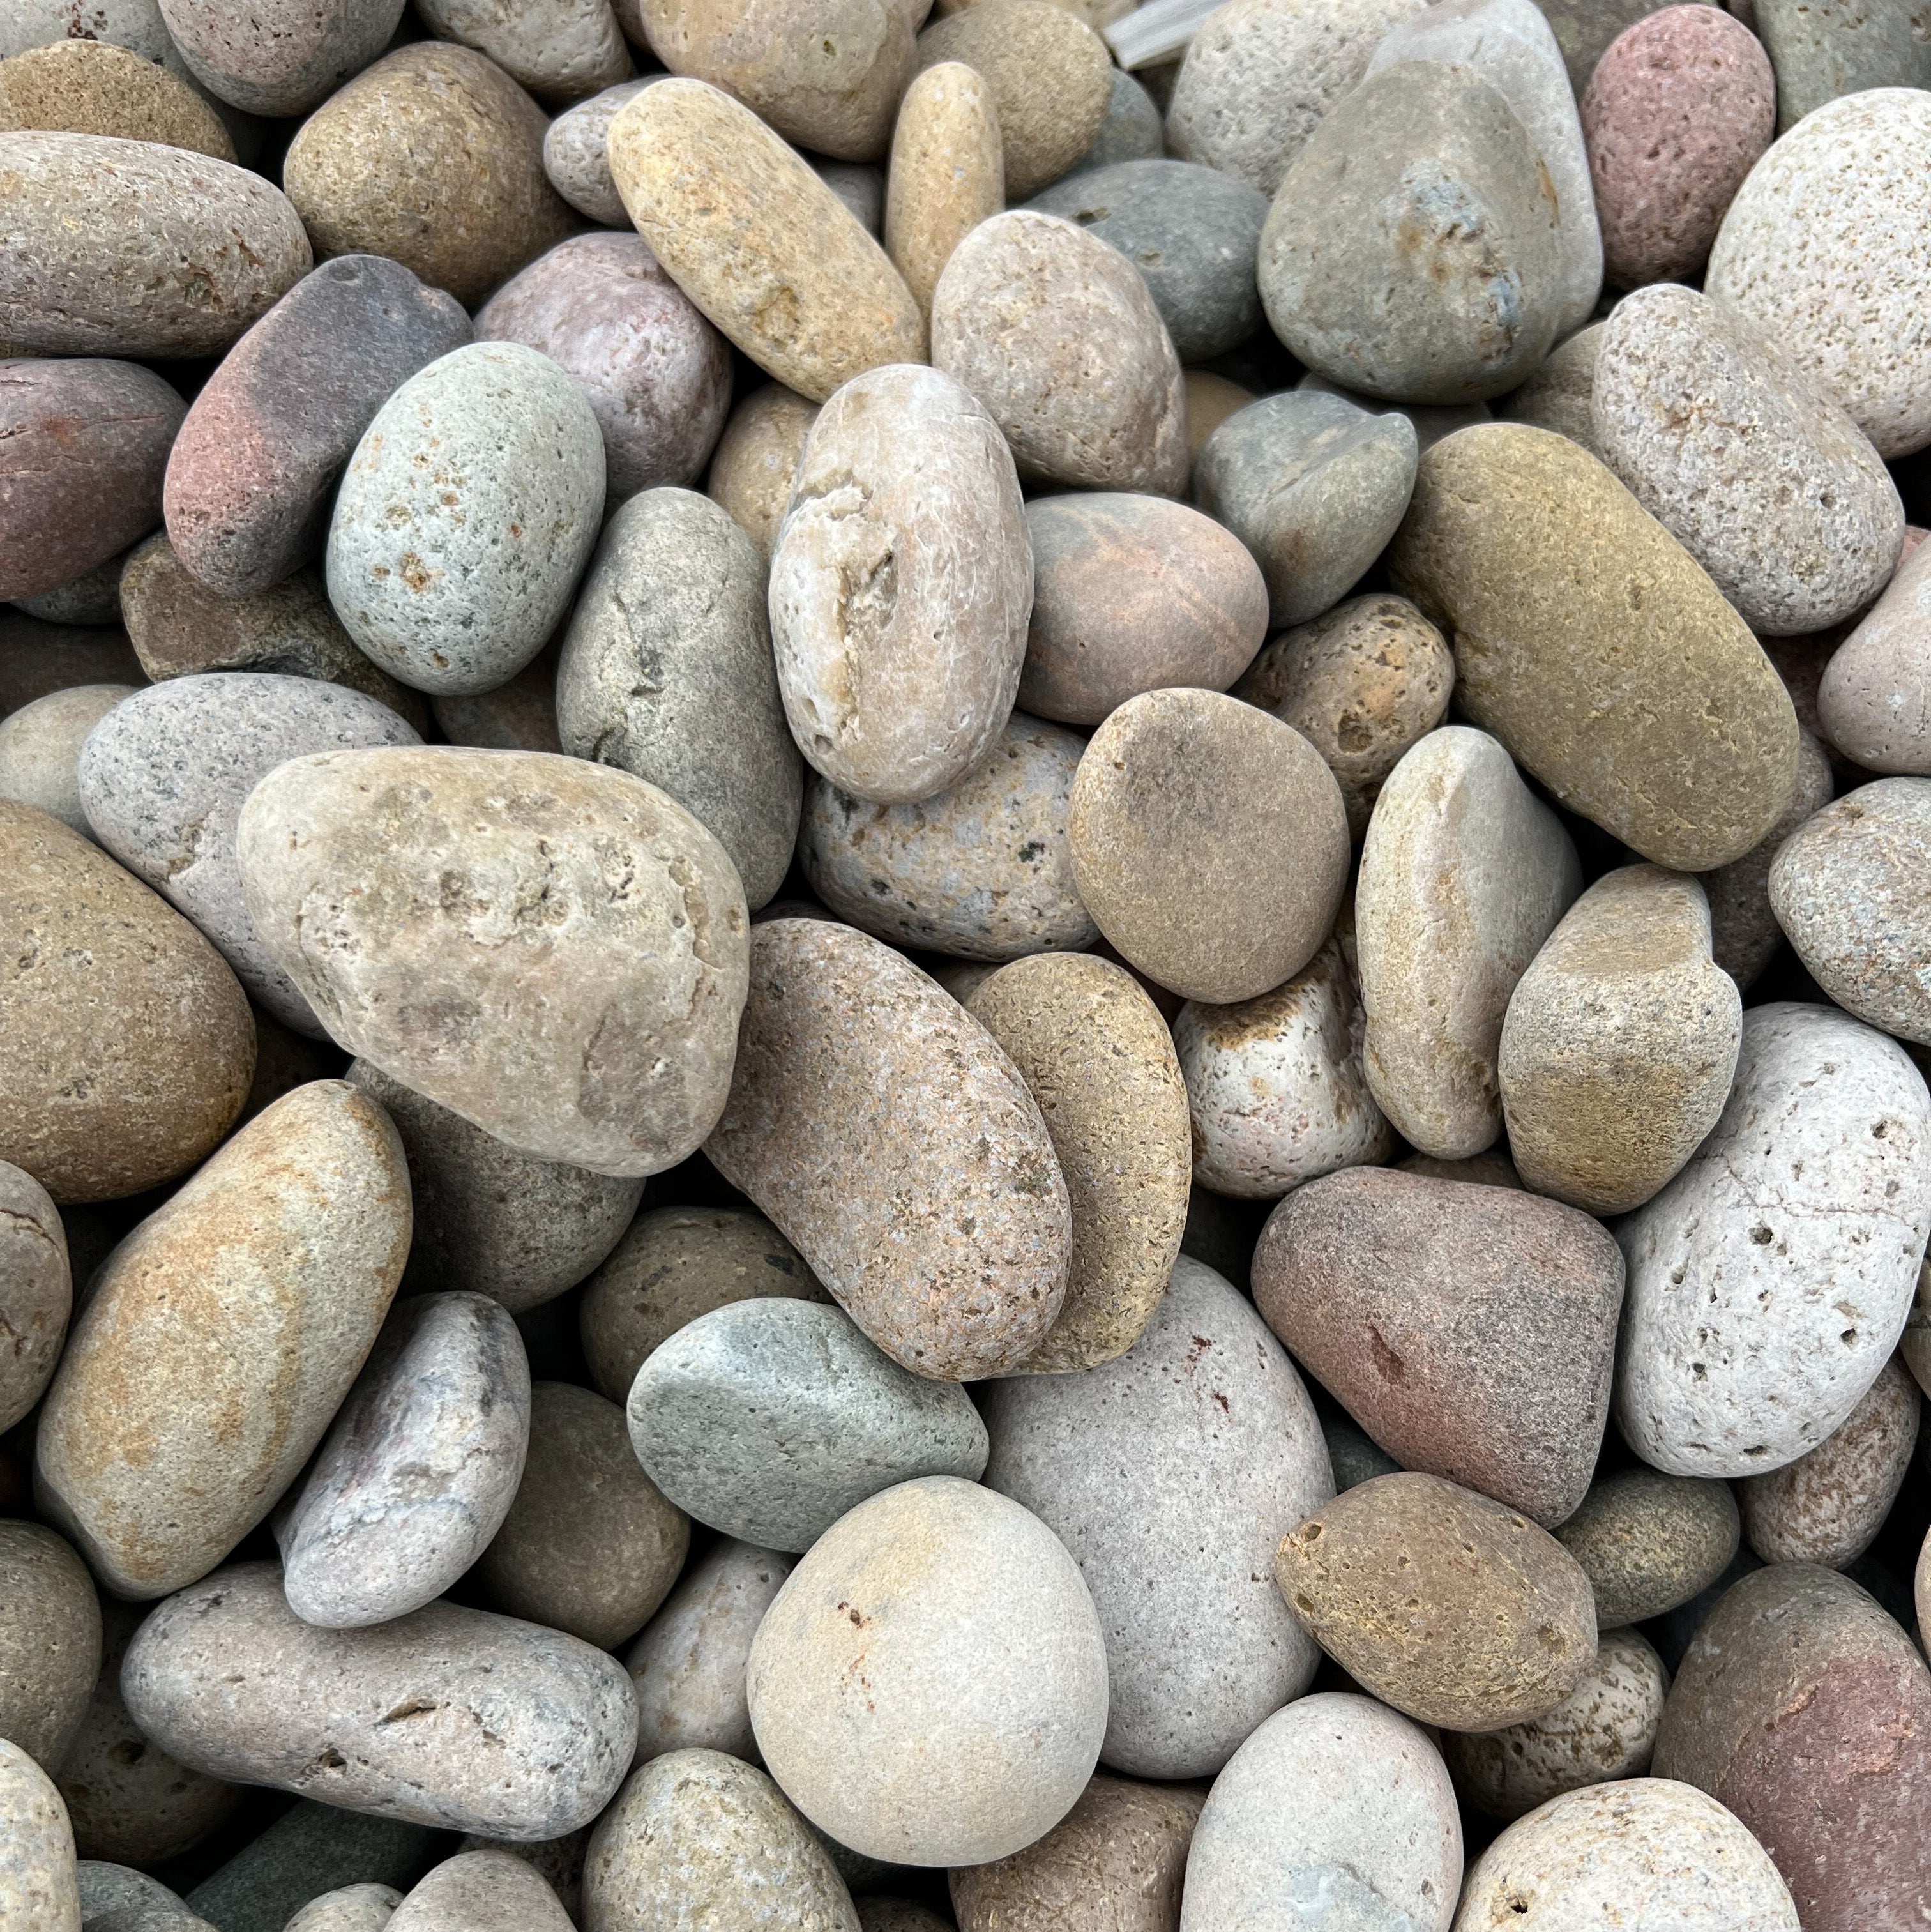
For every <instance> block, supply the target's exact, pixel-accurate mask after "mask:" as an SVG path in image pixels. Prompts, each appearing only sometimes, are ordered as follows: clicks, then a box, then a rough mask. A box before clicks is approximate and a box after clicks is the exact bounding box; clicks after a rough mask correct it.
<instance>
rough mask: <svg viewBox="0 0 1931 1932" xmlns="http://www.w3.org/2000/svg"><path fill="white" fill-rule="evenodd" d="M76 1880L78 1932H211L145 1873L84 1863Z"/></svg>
mask: <svg viewBox="0 0 1931 1932" xmlns="http://www.w3.org/2000/svg"><path fill="white" fill-rule="evenodd" d="M75 1877H76V1881H77V1889H78V1891H79V1896H80V1924H81V1932H214V1927H211V1925H209V1924H208V1921H207V1920H206V1919H205V1918H202V1916H201V1915H200V1914H199V1912H190V1910H189V1909H188V1908H187V1906H186V1905H184V1903H182V1902H181V1896H180V1894H178V1893H177V1892H173V1891H169V1889H168V1888H167V1887H166V1885H163V1884H162V1883H161V1882H160V1880H159V1879H152V1878H150V1877H148V1875H147V1873H145V1872H139V1871H135V1870H132V1869H130V1867H127V1866H126V1865H118V1864H102V1863H100V1861H97V1860H93V1859H83V1860H82V1861H81V1863H80V1864H79V1865H78V1866H77V1867H76V1868H75Z"/></svg>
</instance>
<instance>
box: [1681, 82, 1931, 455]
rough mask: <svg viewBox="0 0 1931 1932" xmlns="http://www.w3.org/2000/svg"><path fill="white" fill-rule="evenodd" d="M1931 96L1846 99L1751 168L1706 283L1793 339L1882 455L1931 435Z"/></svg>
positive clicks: (1792, 347) (1875, 94) (1884, 93)
mask: <svg viewBox="0 0 1931 1932" xmlns="http://www.w3.org/2000/svg"><path fill="white" fill-rule="evenodd" d="M1927 166H1931V95H1926V94H1925V93H1924V92H1922V91H1921V90H1920V89H1915V88H1896V87H1888V88H1879V89H1874V90H1873V91H1872V92H1869V93H1866V94H1856V95H1849V96H1848V97H1846V98H1844V99H1842V100H1838V101H1831V103H1829V104H1828V106H1825V107H1820V108H1819V110H1817V112H1816V113H1815V114H1813V115H1810V118H1808V119H1807V120H1806V121H1804V122H1803V123H1801V124H1800V125H1799V126H1798V127H1794V128H1792V130H1790V133H1789V135H1788V136H1786V137H1785V138H1784V139H1782V140H1780V141H1779V142H1777V145H1776V146H1775V148H1774V150H1773V151H1771V153H1769V154H1765V157H1763V159H1762V160H1761V161H1760V162H1759V163H1758V164H1757V165H1756V167H1754V168H1753V169H1751V171H1750V178H1749V179H1748V180H1747V181H1745V182H1744V184H1743V186H1742V187H1741V188H1740V189H1739V190H1738V192H1737V196H1736V199H1735V200H1734V201H1732V202H1731V204H1730V209H1729V213H1728V214H1726V216H1725V217H1723V228H1722V229H1721V230H1720V233H1718V235H1717V241H1716V245H1715V246H1714V248H1712V249H1711V251H1710V266H1709V270H1708V274H1707V275H1706V276H1705V280H1704V287H1705V290H1706V291H1707V292H1708V293H1709V294H1710V295H1711V296H1714V297H1715V298H1716V299H1717V301H1719V302H1726V303H1727V304H1729V306H1730V307H1732V308H1736V309H1741V311H1743V312H1744V314H1746V315H1747V316H1749V317H1750V318H1751V319H1752V320H1753V321H1755V322H1757V323H1760V324H1761V325H1762V327H1763V328H1764V329H1766V330H1768V332H1769V333H1770V334H1771V336H1773V337H1774V338H1775V339H1776V340H1777V341H1779V342H1780V343H1781V344H1783V345H1785V348H1786V353H1788V354H1789V355H1791V356H1793V357H1794V358H1795V360H1796V362H1797V364H1798V367H1799V368H1801V369H1802V370H1803V371H1804V373H1805V374H1807V375H1808V376H1809V377H1810V380H1812V381H1813V383H1816V386H1818V388H1819V389H1822V391H1823V392H1824V393H1825V395H1827V396H1828V397H1830V398H1831V400H1832V401H1834V402H1835V403H1837V404H1839V405H1840V407H1842V408H1843V409H1844V410H1847V411H1848V412H1849V414H1850V416H1851V418H1852V421H1853V422H1855V423H1856V424H1857V425H1858V428H1860V429H1861V430H1862V431H1864V434H1866V435H1867V437H1870V440H1871V441H1872V442H1873V443H1875V444H1876V446H1877V452H1878V454H1879V455H1880V456H1882V457H1885V458H1891V457H1897V456H1907V455H1909V454H1910V453H1911V452H1912V451H1913V450H1917V449H1923V448H1924V446H1925V445H1926V444H1927V443H1931V311H1927V310H1926V308H1924V305H1923V304H1921V303H1920V302H1916V301H1915V300H1914V299H1913V298H1912V296H1911V295H1910V293H1909V291H1910V290H1913V289H1915V288H1916V287H1919V286H1920V285H1921V284H1922V283H1923V282H1924V279H1925V278H1926V276H1927V275H1931V203H1927V201H1926V199H1925V197H1924V194H1923V193H1922V192H1921V189H1922V185H1923V182H1924V171H1925V169H1926V168H1927Z"/></svg>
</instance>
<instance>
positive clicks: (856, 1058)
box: [704, 919, 1072, 1862]
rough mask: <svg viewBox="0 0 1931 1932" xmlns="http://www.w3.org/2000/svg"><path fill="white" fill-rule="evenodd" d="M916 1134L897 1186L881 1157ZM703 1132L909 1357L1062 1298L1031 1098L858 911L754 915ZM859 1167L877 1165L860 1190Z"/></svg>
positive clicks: (980, 1359)
mask: <svg viewBox="0 0 1931 1932" xmlns="http://www.w3.org/2000/svg"><path fill="white" fill-rule="evenodd" d="M908 1150H916V1166H915V1167H914V1168H913V1170H911V1171H910V1172H908V1173H907V1179H906V1181H905V1182H904V1184H903V1191H902V1192H901V1184H899V1183H898V1182H896V1181H888V1180H887V1179H886V1175H888V1174H889V1173H890V1172H891V1171H892V1170H891V1169H889V1168H887V1169H884V1170H883V1171H881V1170H880V1165H879V1163H880V1161H881V1160H890V1161H891V1162H892V1163H894V1165H895V1164H896V1163H898V1161H900V1160H904V1158H905V1157H906V1155H907V1151H908ZM704 1151H705V1152H706V1154H708V1155H709V1157H710V1159H711V1161H712V1164H713V1165H714V1166H715V1167H716V1168H717V1169H718V1170H719V1172H721V1173H722V1174H723V1175H724V1178H725V1179H726V1180H727V1181H730V1183H731V1184H732V1185H733V1187H737V1188H739V1189H741V1190H742V1191H743V1192H744V1193H746V1194H748V1195H749V1196H751V1199H752V1200H753V1201H754V1202H757V1205H758V1206H759V1207H760V1208H762V1209H763V1211H764V1212H765V1213H766V1214H768V1215H769V1216H770V1217H771V1218H772V1220H773V1221H774V1222H775V1223H777V1225H778V1227H779V1228H780V1229H781V1230H782V1231H783V1232H784V1234H785V1235H786V1236H787V1238H789V1239H790V1240H791V1241H794V1242H795V1243H796V1244H797V1246H798V1247H799V1250H800V1251H801V1252H802V1254H803V1256H804V1257H805V1260H806V1261H807V1262H809V1264H810V1265H811V1269H812V1271H813V1272H814V1274H816V1275H817V1277H818V1279H819V1280H820V1281H822V1282H823V1283H824V1284H825V1286H826V1287H827V1288H829V1289H830V1290H831V1291H832V1294H833V1295H835V1296H836V1297H837V1298H838V1301H839V1303H840V1304H841V1306H842V1307H844V1310H845V1311H846V1313H848V1314H849V1315H850V1316H851V1317H852V1319H853V1320H854V1321H856V1322H857V1323H858V1325H859V1327H860V1328H862V1329H863V1330H864V1331H865V1334H867V1335H868V1336H869V1337H871V1340H873V1341H874V1342H875V1343H877V1344H878V1346H880V1348H881V1349H883V1350H884V1351H885V1352H886V1354H887V1355H889V1356H891V1357H892V1359H893V1360H894V1361H896V1362H898V1364H900V1365H901V1367H906V1368H909V1369H910V1370H913V1373H915V1374H919V1375H924V1376H934V1377H937V1378H940V1379H946V1380H949V1381H957V1382H966V1381H973V1380H976V1379H979V1378H981V1377H982V1376H989V1375H999V1374H1002V1373H1005V1372H1006V1371H1007V1370H1010V1369H1011V1368H1012V1367H1015V1365H1016V1364H1018V1363H1019V1362H1021V1361H1024V1359H1025V1358H1026V1357H1027V1356H1028V1355H1030V1354H1031V1353H1032V1352H1033V1350H1034V1349H1036V1348H1037V1347H1038V1346H1039V1342H1040V1340H1041V1339H1042V1337H1044V1335H1045V1333H1046V1331H1048V1329H1049V1328H1051V1325H1052V1323H1053V1319H1054V1317H1055V1316H1057V1314H1058V1313H1059V1311H1060V1304H1061V1302H1062V1301H1063V1299H1064V1297H1065V1292H1066V1266H1067V1253H1068V1249H1069V1246H1070V1244H1071V1240H1072V1213H1071V1210H1070V1208H1069V1205H1068V1201H1067V1194H1066V1183H1065V1181H1063V1179H1062V1178H1061V1176H1060V1169H1059V1163H1058V1161H1057V1159H1056V1158H1055V1157H1054V1153H1053V1147H1052V1142H1051V1140H1050V1139H1048V1136H1047V1132H1046V1127H1045V1122H1044V1121H1042V1119H1041V1118H1040V1115H1039V1107H1038V1106H1037V1104H1036V1103H1035V1102H1034V1100H1033V1097H1032V1095H1031V1094H1030V1093H1028V1092H1027V1090H1026V1088H1025V1085H1024V1082H1022V1081H1021V1079H1020V1077H1019V1075H1018V1072H1017V1071H1016V1070H1015V1068H1014V1067H1013V1065H1012V1062H1011V1061H1009V1060H1008V1059H1007V1058H1006V1055H1004V1053H1003V1052H1001V1051H1000V1049H999V1047H998V1046H997V1044H996V1043H994V1041H993V1040H992V1039H991V1037H990V1036H989V1035H988V1034H987V1033H986V1032H985V1030H984V1029H983V1028H982V1027H980V1026H979V1025H978V1024H977V1023H976V1022H975V1021H973V1020H971V1019H968V1018H967V1016H966V1014H965V1013H964V1010H963V1009H962V1008H961V1007H960V1006H959V1005H958V1003H957V1002H956V1001H955V1000H953V999H952V997H951V996H950V995H949V994H947V993H946V992H943V991H942V990H941V989H940V988H939V987H938V986H937V985H936V984H934V983H933V982H932V981H931V980H928V979H927V978H926V977H925V974H922V973H921V972H920V971H919V970H918V969H917V968H916V967H914V966H913V965H910V964H909V963H908V962H907V961H905V960H904V959H902V958H901V956H899V955H898V953H894V952H893V951H892V950H891V949H890V948H889V947H886V946H883V945H881V944H880V943H879V942H878V941H877V940H875V939H872V938H868V937H867V936H866V935H865V934H863V933H861V932H856V931H855V930H853V929H852V928H851V927H850V926H838V925H832V924H829V923H827V922H824V921H823V920H820V919H776V920H773V921H772V922H769V923H768V924H766V925H763V926H759V927H758V928H757V929H756V931H755V932H754V934H753V935H752V938H751V997H750V1001H749V1003H748V1005H747V1006H746V1007H745V1016H744V1025H743V1028H742V1031H741V1033H740V1034H739V1042H738V1060H737V1071H736V1076H735V1078H734V1079H733V1083H732V1086H731V1091H730V1101H729V1103H728V1105H727V1106H726V1108H725V1110H724V1118H723V1119H722V1120H721V1121H720V1122H719V1123H718V1128H717V1130H716V1132H715V1133H713V1134H712V1136H711V1138H710V1139H709V1141H708V1142H706V1145H705V1150H704ZM859 1175H871V1176H874V1177H875V1178H877V1181H879V1182H880V1185H878V1186H877V1187H863V1188H861V1189H856V1190H855V1189H854V1188H853V1185H852V1182H853V1177H854V1176H859ZM914 1175H916V1178H913V1176H914ZM847 1842H850V1841H847ZM861 1849H862V1847H861ZM988 1855H991V1854H988ZM940 1862H944V1861H943V1860H942V1861H940Z"/></svg>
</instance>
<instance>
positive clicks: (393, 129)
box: [170, 0, 577, 308]
mask: <svg viewBox="0 0 1931 1932" xmlns="http://www.w3.org/2000/svg"><path fill="white" fill-rule="evenodd" d="M170 4H172V0H170ZM202 4H211V0H202ZM385 38H386V36H385ZM546 127H547V122H546V121H545V119H544V113H543V110H541V108H540V107H538V106H537V104H536V103H535V101H532V100H531V99H530V98H529V95H526V93H524V92H523V89H521V88H520V87H519V86H517V84H516V83H515V82H514V81H513V80H511V79H510V77H509V76H508V74H505V73H504V72H503V71H502V68H499V67H498V66H497V65H496V63H495V62H493V61H490V60H488V59H486V58H484V56H483V55H481V54H479V53H476V52H473V51H472V49H469V48H468V47H458V46H450V45H449V44H448V43H446V42H445V41H442V40H418V41H416V42H415V43H412V44H411V45H409V46H400V47H397V49H395V51H394V52H393V53H389V54H385V55H384V56H383V57H382V58H381V59H380V60H379V61H377V62H376V63H375V65H373V66H372V67H364V68H362V71H361V72H360V73H359V74H357V75H356V76H355V79H354V80H352V81H350V82H349V84H348V85H347V86H346V87H343V88H342V89H340V91H339V92H335V93H333V94H331V95H330V96H329V98H328V100H327V101H325V103H324V104H322V107H321V109H320V110H319V112H318V113H314V114H313V115H310V117H309V118H308V119H307V120H306V121H304V122H303V123H302V124H301V128H300V129H299V130H298V132H297V133H296V135H295V139H294V140H293V141H292V142H290V143H289V150H288V155H287V158H286V160H284V162H283V164H282V181H283V185H284V186H285V187H286V190H287V192H288V197H289V200H291V201H292V202H294V204H295V207H296V208H298V210H299V211H300V212H301V219H302V221H303V223H304V224H305V225H306V226H307V229H308V233H309V234H310V237H311V238H312V239H313V242H314V243H315V247H316V252H317V253H318V254H320V255H322V256H324V257H327V256H331V255H356V254H367V255H382V256H387V257H389V258H390V259H391V260H394V261H397V262H399V263H401V264H402V266H403V267H404V268H406V269H409V271H410V272H412V273H413V274H414V275H417V276H418V277H419V278H421V280H422V281H424V282H425V283H426V284H428V286H429V287H431V288H435V289H446V290H448V292H449V293H450V294H451V295H452V296H454V297H455V298H456V299H457V301H458V302H461V303H462V304H463V305H464V307H466V308H468V307H470V306H472V305H475V304H476V303H478V302H481V300H482V299H483V297H484V296H486V295H487V293H489V292H490V290H492V289H493V288H494V287H496V286H497V284H499V283H500V282H502V281H504V280H505V278H508V277H509V276H511V275H514V274H515V273H516V272H517V270H518V269H520V268H522V267H523V266H524V264H525V263H529V262H532V261H534V260H535V258H536V257H538V256H539V255H541V254H543V252H544V251H545V250H546V249H548V248H553V247H555V245H556V244H557V243H558V242H560V241H562V239H563V238H564V236H566V235H568V233H570V232H571V229H573V228H574V226H576V225H577V223H576V219H575V216H574V212H573V211H572V210H571V208H570V206H569V205H568V203H567V202H565V200H564V199H563V198H562V196H560V195H559V194H558V193H557V192H556V190H555V189H554V188H553V187H551V186H550V181H549V178H548V177H547V175H545V174H544V172H543V138H544V132H545V129H546Z"/></svg>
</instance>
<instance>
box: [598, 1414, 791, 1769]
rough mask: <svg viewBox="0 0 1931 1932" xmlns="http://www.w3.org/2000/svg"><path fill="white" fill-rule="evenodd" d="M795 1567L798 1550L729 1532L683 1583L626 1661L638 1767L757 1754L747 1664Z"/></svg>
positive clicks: (752, 1758) (751, 1759)
mask: <svg viewBox="0 0 1931 1932" xmlns="http://www.w3.org/2000/svg"><path fill="white" fill-rule="evenodd" d="M625 1452H626V1453H627V1454H628V1443H626V1444H625ZM790 1574H791V1559H790V1557H788V1556H780V1555H778V1553H777V1552H776V1551H775V1550H754V1549H753V1548H752V1547H751V1545H750V1544H745V1543H733V1542H732V1541H730V1540H729V1539H728V1538H727V1539H725V1540H724V1541H721V1542H719V1543H718V1544H715V1545H714V1546H713V1547H712V1549H711V1550H710V1552H709V1554H707V1555H706V1556H701V1557H700V1558H699V1559H697V1562H694V1563H693V1564H692V1565H691V1566H690V1568H688V1570H686V1571H685V1573H684V1574H683V1575H682V1577H680V1578H679V1580H678V1583H677V1587H676V1589H674V1590H673V1591H672V1592H670V1595H669V1596H668V1597H667V1598H666V1599H665V1600H664V1607H663V1608H662V1609H661V1610H659V1611H658V1613H657V1614H656V1616H654V1617H653V1618H652V1619H651V1620H650V1623H649V1627H648V1628H646V1630H645V1631H644V1633H643V1635H642V1636H641V1637H639V1638H638V1639H637V1642H636V1643H634V1644H633V1645H632V1646H631V1649H630V1653H629V1655H628V1656H627V1657H626V1658H625V1659H624V1662H625V1666H626V1667H627V1668H628V1670H629V1672H630V1674H631V1688H633V1689H634V1691H636V1693H637V1763H639V1764H643V1763H646V1762H647V1761H648V1760H650V1759H652V1758H654V1757H662V1756H663V1755H664V1753H665V1752H667V1751H723V1752H725V1753H727V1754H729V1755H730V1757H739V1758H743V1759H744V1760H746V1761H747V1762H754V1761H755V1760H756V1758H757V1742H756V1740H755V1739H753V1737H752V1736H751V1712H750V1711H749V1709H748V1707H747V1706H746V1704H745V1666H746V1664H747V1663H748V1660H749V1658H750V1656H751V1640H752V1638H754V1637H755V1636H756V1635H757V1627H758V1625H759V1624H760V1623H761V1622H763V1619H764V1613H765V1612H766V1610H769V1608H770V1607H771V1600H772V1598H773V1597H775V1596H776V1595H777V1594H778V1586H780V1585H781V1583H783V1582H784V1580H785V1578H786V1577H788V1576H789V1575H790Z"/></svg>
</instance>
